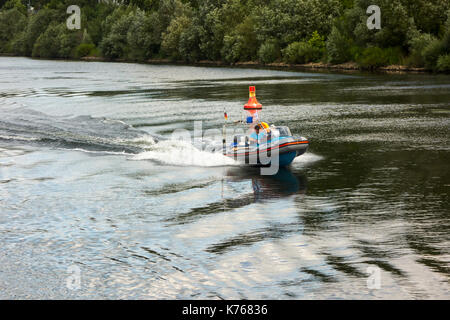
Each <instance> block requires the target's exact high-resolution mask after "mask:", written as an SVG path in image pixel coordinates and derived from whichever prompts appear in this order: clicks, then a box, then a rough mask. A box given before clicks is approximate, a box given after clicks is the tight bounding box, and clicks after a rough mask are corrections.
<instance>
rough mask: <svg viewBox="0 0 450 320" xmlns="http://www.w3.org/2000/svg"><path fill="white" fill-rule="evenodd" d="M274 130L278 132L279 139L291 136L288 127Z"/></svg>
mask: <svg viewBox="0 0 450 320" xmlns="http://www.w3.org/2000/svg"><path fill="white" fill-rule="evenodd" d="M274 129H275V130H278V132H279V135H280V137H287V136H292V133H291V130H289V128H288V127H285V126H281V127H275V128H274Z"/></svg>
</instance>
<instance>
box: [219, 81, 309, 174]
mask: <svg viewBox="0 0 450 320" xmlns="http://www.w3.org/2000/svg"><path fill="white" fill-rule="evenodd" d="M249 95H250V98H249V100H248V102H247V104H245V105H244V110H245V112H246V113H247V115H246V119H245V123H246V124H247V125H248V126H249V128H248V131H249V132H250V134H248V135H245V134H236V135H234V136H233V142H232V143H231V144H229V145H228V146H227V145H226V139H225V124H224V138H223V154H224V155H225V156H227V157H230V158H233V159H235V160H236V161H238V162H241V163H244V164H248V165H252V166H266V165H267V166H268V165H273V164H278V165H279V166H282V167H284V166H288V165H290V164H291V163H292V161H294V159H295V158H296V157H298V156H301V155H302V154H304V153H305V152H306V150H307V149H308V146H309V141H308V139H307V138H305V137H296V136H293V135H292V133H291V130H289V128H288V127H286V126H274V125H271V126H269V125H268V124H267V123H266V122H262V121H261V120H260V119H261V115H260V112H261V110H262V105H261V104H260V103H259V102H258V100H257V99H256V92H255V87H254V86H251V87H250V88H249ZM224 116H225V119H228V116H227V114H226V112H224ZM242 122H244V121H242ZM260 131H261V133H259V132H260Z"/></svg>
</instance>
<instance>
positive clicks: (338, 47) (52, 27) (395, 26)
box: [0, 0, 450, 72]
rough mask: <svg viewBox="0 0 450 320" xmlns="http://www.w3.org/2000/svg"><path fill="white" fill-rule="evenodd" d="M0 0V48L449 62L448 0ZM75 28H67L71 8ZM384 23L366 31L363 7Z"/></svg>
mask: <svg viewBox="0 0 450 320" xmlns="http://www.w3.org/2000/svg"><path fill="white" fill-rule="evenodd" d="M28 3H29V1H28V0H0V7H1V9H0V28H1V30H2V32H1V34H0V53H2V54H11V55H26V56H33V57H44V58H80V57H84V56H100V57H103V58H106V59H111V60H130V61H146V60H148V59H172V60H179V61H186V62H195V61H201V60H211V61H223V62H227V63H236V62H246V61H259V62H260V63H263V64H267V63H272V62H285V63H288V64H303V63H309V62H325V63H333V64H339V63H345V62H349V61H352V62H356V63H358V65H359V66H361V67H362V68H377V67H381V66H386V65H391V64H406V65H409V66H414V67H425V68H427V69H430V70H435V71H442V72H448V71H449V69H450V61H449V60H450V58H449V57H450V2H449V1H448V0H202V1H200V0H123V1H114V0H99V1H95V0H59V1H58V0H32V1H30V3H31V6H32V7H33V8H32V9H31V8H28ZM73 4H76V5H78V6H79V7H80V8H81V29H80V30H69V29H68V28H67V27H66V19H67V18H68V17H69V14H67V13H66V10H67V7H68V6H69V5H73ZM374 4H375V5H378V6H379V7H380V8H381V29H380V30H377V29H374V30H369V29H368V28H367V24H366V22H367V18H368V17H369V15H370V14H368V13H366V10H367V8H368V7H369V5H374Z"/></svg>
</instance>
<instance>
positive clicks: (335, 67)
mask: <svg viewBox="0 0 450 320" xmlns="http://www.w3.org/2000/svg"><path fill="white" fill-rule="evenodd" d="M80 60H83V61H98V62H105V61H108V62H111V60H108V59H105V58H102V57H93V56H89V57H83V58H81V59H80ZM115 61H116V62H136V63H149V64H177V65H193V66H209V67H243V68H248V67H252V68H270V69H284V70H286V69H287V70H311V71H342V72H344V71H347V72H348V71H350V72H351V71H369V72H384V73H432V72H431V71H429V70H426V69H425V68H414V67H408V66H405V65H390V66H386V67H381V68H378V69H372V70H370V69H363V68H361V67H360V66H359V65H358V64H357V63H356V62H346V63H342V64H330V63H323V62H317V63H307V64H287V63H284V62H275V63H269V64H262V63H259V62H256V61H247V62H237V63H234V64H228V63H225V62H223V61H210V60H201V61H197V62H185V61H173V60H170V59H149V60H146V61H144V62H141V61H129V60H125V59H118V60H115Z"/></svg>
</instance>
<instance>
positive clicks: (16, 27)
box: [0, 2, 27, 53]
mask: <svg viewBox="0 0 450 320" xmlns="http://www.w3.org/2000/svg"><path fill="white" fill-rule="evenodd" d="M8 3H9V2H8ZM8 3H7V4H8ZM5 6H6V5H5ZM26 25H27V18H26V16H25V15H24V14H23V13H22V12H21V11H20V10H19V9H18V8H17V7H13V8H12V9H8V10H6V11H0V30H1V33H0V52H2V53H8V52H11V47H10V41H12V40H13V38H14V37H15V36H16V35H17V34H19V33H21V32H22V31H23V30H24V29H25V28H26Z"/></svg>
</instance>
